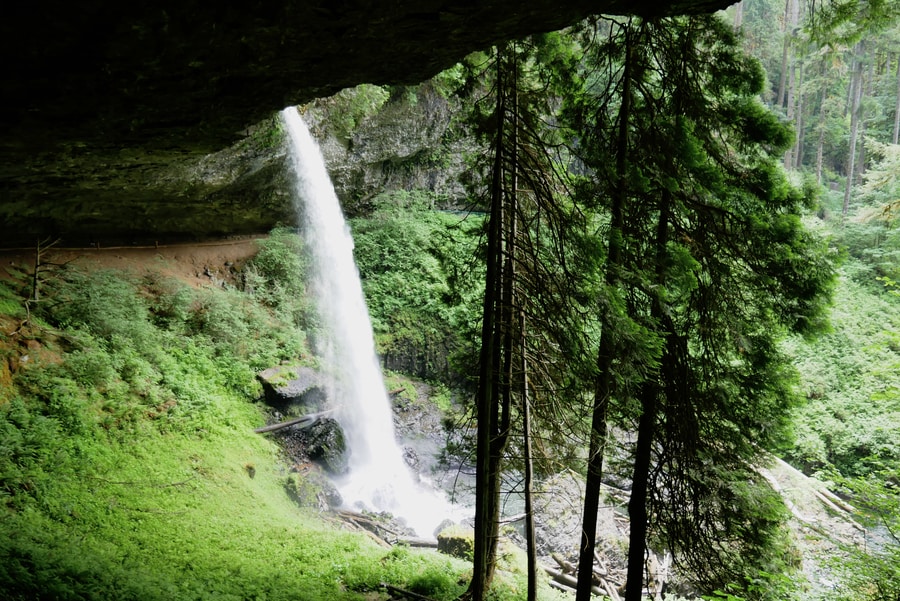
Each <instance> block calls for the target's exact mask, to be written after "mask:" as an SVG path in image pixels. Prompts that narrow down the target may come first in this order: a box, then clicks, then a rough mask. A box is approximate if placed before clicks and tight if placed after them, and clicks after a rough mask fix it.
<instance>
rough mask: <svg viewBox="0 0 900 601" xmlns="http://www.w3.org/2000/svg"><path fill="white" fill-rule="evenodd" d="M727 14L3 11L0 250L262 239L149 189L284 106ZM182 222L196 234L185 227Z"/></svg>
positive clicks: (490, 2) (675, 0)
mask: <svg viewBox="0 0 900 601" xmlns="http://www.w3.org/2000/svg"><path fill="white" fill-rule="evenodd" d="M729 3H730V1H729V0H632V1H627V0H294V1H290V0H288V1H284V0H281V1H275V0H256V1H254V2H250V3H243V4H240V5H237V4H233V3H224V2H213V1H211V0H193V1H188V2H182V3H178V4H177V5H176V4H172V3H164V2H158V1H157V0H151V1H150V2H143V3H137V2H132V3H123V2H112V1H110V0H87V1H86V2H80V3H73V2H60V1H55V0H51V1H49V2H43V3H27V2H21V3H16V4H15V5H14V6H12V7H8V10H7V15H6V17H5V18H4V19H3V21H2V24H0V47H2V48H3V56H4V57H6V60H5V61H4V67H3V71H2V72H3V83H4V85H3V93H2V101H0V109H2V110H0V193H2V197H0V218H2V231H0V236H2V239H0V244H2V245H6V246H9V245H10V244H14V243H25V242H28V241H31V240H33V239H34V238H36V237H41V236H45V235H62V236H64V237H66V238H69V239H75V238H79V241H81V242H84V241H87V240H88V239H93V238H97V239H112V238H118V239H119V241H123V240H128V239H136V238H140V237H143V238H144V239H151V238H159V237H165V236H175V237H181V238H183V237H198V236H199V237H202V236H204V235H207V236H220V235H222V234H224V233H227V232H233V233H246V232H243V231H240V230H241V228H244V229H247V230H248V231H250V230H253V231H259V229H260V228H264V227H265V226H266V225H267V223H269V224H274V223H275V222H277V221H279V220H281V219H283V218H284V213H283V211H281V212H280V211H279V209H278V207H270V206H263V207H261V209H260V210H261V211H268V213H261V214H260V215H257V216H255V217H256V218H249V219H248V220H247V222H246V224H242V223H235V222H234V218H233V215H231V214H230V213H229V214H228V216H227V217H225V216H223V217H222V218H221V219H220V220H217V219H216V215H217V211H218V212H222V208H221V207H220V206H218V205H215V204H214V203H213V204H210V203H209V202H208V201H209V196H208V195H205V193H204V191H203V190H196V189H194V190H182V189H179V187H178V186H179V185H180V184H177V183H173V182H165V181H163V182H162V183H161V182H160V180H164V179H165V177H163V176H162V175H161V174H163V173H165V172H166V168H167V167H168V166H169V165H172V164H174V163H177V162H179V161H192V160H198V159H199V158H200V157H202V156H204V155H206V154H207V153H210V152H215V151H218V150H221V149H223V148H224V147H226V146H227V145H229V144H231V143H233V142H234V141H235V140H237V139H239V138H240V137H241V136H243V135H245V134H246V132H247V128H248V126H252V125H253V124H254V123H257V122H259V121H260V120H262V119H265V118H266V117H268V116H270V115H271V114H272V113H273V112H274V111H276V110H278V109H280V108H281V107H283V106H287V105H290V104H296V103H302V102H305V101H308V100H310V99H312V98H315V97H320V96H324V95H328V94H331V93H334V92H336V91H338V90H340V89H342V88H344V87H347V86H351V85H355V84H358V83H376V84H388V83H393V84H410V83H417V82H419V81H422V80H424V79H427V78H428V77H430V76H432V75H434V74H435V73H437V72H439V71H440V70H442V69H444V68H446V67H449V66H451V65H452V64H453V63H454V62H456V61H458V60H460V59H461V58H462V57H464V56H465V55H466V54H468V53H469V52H471V51H474V50H477V49H481V48H485V47H488V46H490V45H491V44H493V43H496V42H498V41H501V40H506V39H513V38H517V37H522V36H525V35H528V34H531V33H536V32H541V31H552V30H556V29H560V28H562V27H565V26H567V25H570V24H572V23H574V22H577V21H578V20H580V19H582V18H584V17H586V16H589V15H592V14H599V13H617V14H641V15H649V16H653V15H661V14H676V13H684V12H701V11H711V10H715V9H719V8H724V7H725V6H727V5H728V4H729ZM188 211H196V212H199V213H200V214H201V218H195V219H188V218H187V215H186V213H187V212H188ZM204 211H206V212H208V215H206V216H203V213H204ZM226 212H227V211H226ZM267 215H269V218H268V219H267V217H266V216H267ZM204 224H208V225H204Z"/></svg>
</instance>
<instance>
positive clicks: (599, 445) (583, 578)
mask: <svg viewBox="0 0 900 601" xmlns="http://www.w3.org/2000/svg"><path fill="white" fill-rule="evenodd" d="M631 27H632V26H631V24H630V23H629V24H627V25H626V26H625V66H624V70H623V74H622V79H623V81H622V104H621V106H620V108H619V129H618V137H617V142H616V145H617V148H616V175H617V177H618V180H617V183H616V192H615V194H614V195H613V198H612V206H611V207H610V214H611V218H610V226H609V246H608V252H607V259H606V274H605V276H604V279H605V283H606V288H607V290H608V291H609V292H610V293H611V294H612V293H614V290H615V288H616V286H617V285H618V282H619V269H620V267H621V262H622V246H623V231H622V230H623V226H624V210H625V203H626V202H627V198H628V180H627V174H626V168H627V164H628V157H627V154H628V126H629V120H630V115H631V85H632V82H631V72H632V68H633V65H632V62H633V61H634V42H633V40H632V36H633V35H634V34H633V32H632V31H631ZM610 310H611V309H609V308H607V309H605V311H610ZM600 323H601V331H600V346H599V349H598V351H597V374H598V375H597V381H596V383H595V387H594V407H593V412H592V416H591V439H590V443H589V448H588V464H587V477H586V478H585V491H584V512H583V516H582V528H581V547H580V549H579V557H578V585H577V591H576V595H575V599H576V601H589V600H590V598H591V586H592V583H593V582H592V580H593V579H592V576H593V566H594V546H595V544H596V540H597V513H598V510H599V505H600V485H601V481H602V477H603V452H604V450H605V448H606V437H607V429H606V416H607V410H608V407H609V397H610V393H611V391H612V366H613V361H614V360H615V356H614V344H613V336H614V333H613V331H612V327H613V326H612V320H611V319H610V315H609V314H608V313H604V314H603V315H601V316H600Z"/></svg>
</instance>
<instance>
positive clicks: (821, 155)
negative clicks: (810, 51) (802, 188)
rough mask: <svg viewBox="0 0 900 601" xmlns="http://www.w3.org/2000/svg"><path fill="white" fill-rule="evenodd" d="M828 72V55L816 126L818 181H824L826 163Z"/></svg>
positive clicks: (823, 58) (823, 70)
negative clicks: (823, 173) (826, 81)
mask: <svg viewBox="0 0 900 601" xmlns="http://www.w3.org/2000/svg"><path fill="white" fill-rule="evenodd" d="M826 73H828V57H827V56H823V57H822V74H821V75H822V82H823V83H822V90H821V101H820V102H819V119H818V124H817V125H816V128H817V129H818V132H819V139H818V140H817V141H816V182H817V183H819V184H821V183H822V170H823V167H824V163H825V115H826V112H825V101H826V100H828V85H827V84H826V83H824V82H825V74H826Z"/></svg>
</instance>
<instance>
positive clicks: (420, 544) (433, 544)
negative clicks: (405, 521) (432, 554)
mask: <svg viewBox="0 0 900 601" xmlns="http://www.w3.org/2000/svg"><path fill="white" fill-rule="evenodd" d="M396 544H399V545H406V546H408V547H416V548H419V549H437V546H438V543H437V540H432V539H430V538H409V537H405V536H401V537H398V538H397V541H396Z"/></svg>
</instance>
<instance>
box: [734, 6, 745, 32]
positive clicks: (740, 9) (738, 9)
mask: <svg viewBox="0 0 900 601" xmlns="http://www.w3.org/2000/svg"><path fill="white" fill-rule="evenodd" d="M743 26H744V0H741V1H740V2H738V3H737V4H735V5H734V28H735V29H740V28H741V27H743Z"/></svg>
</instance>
